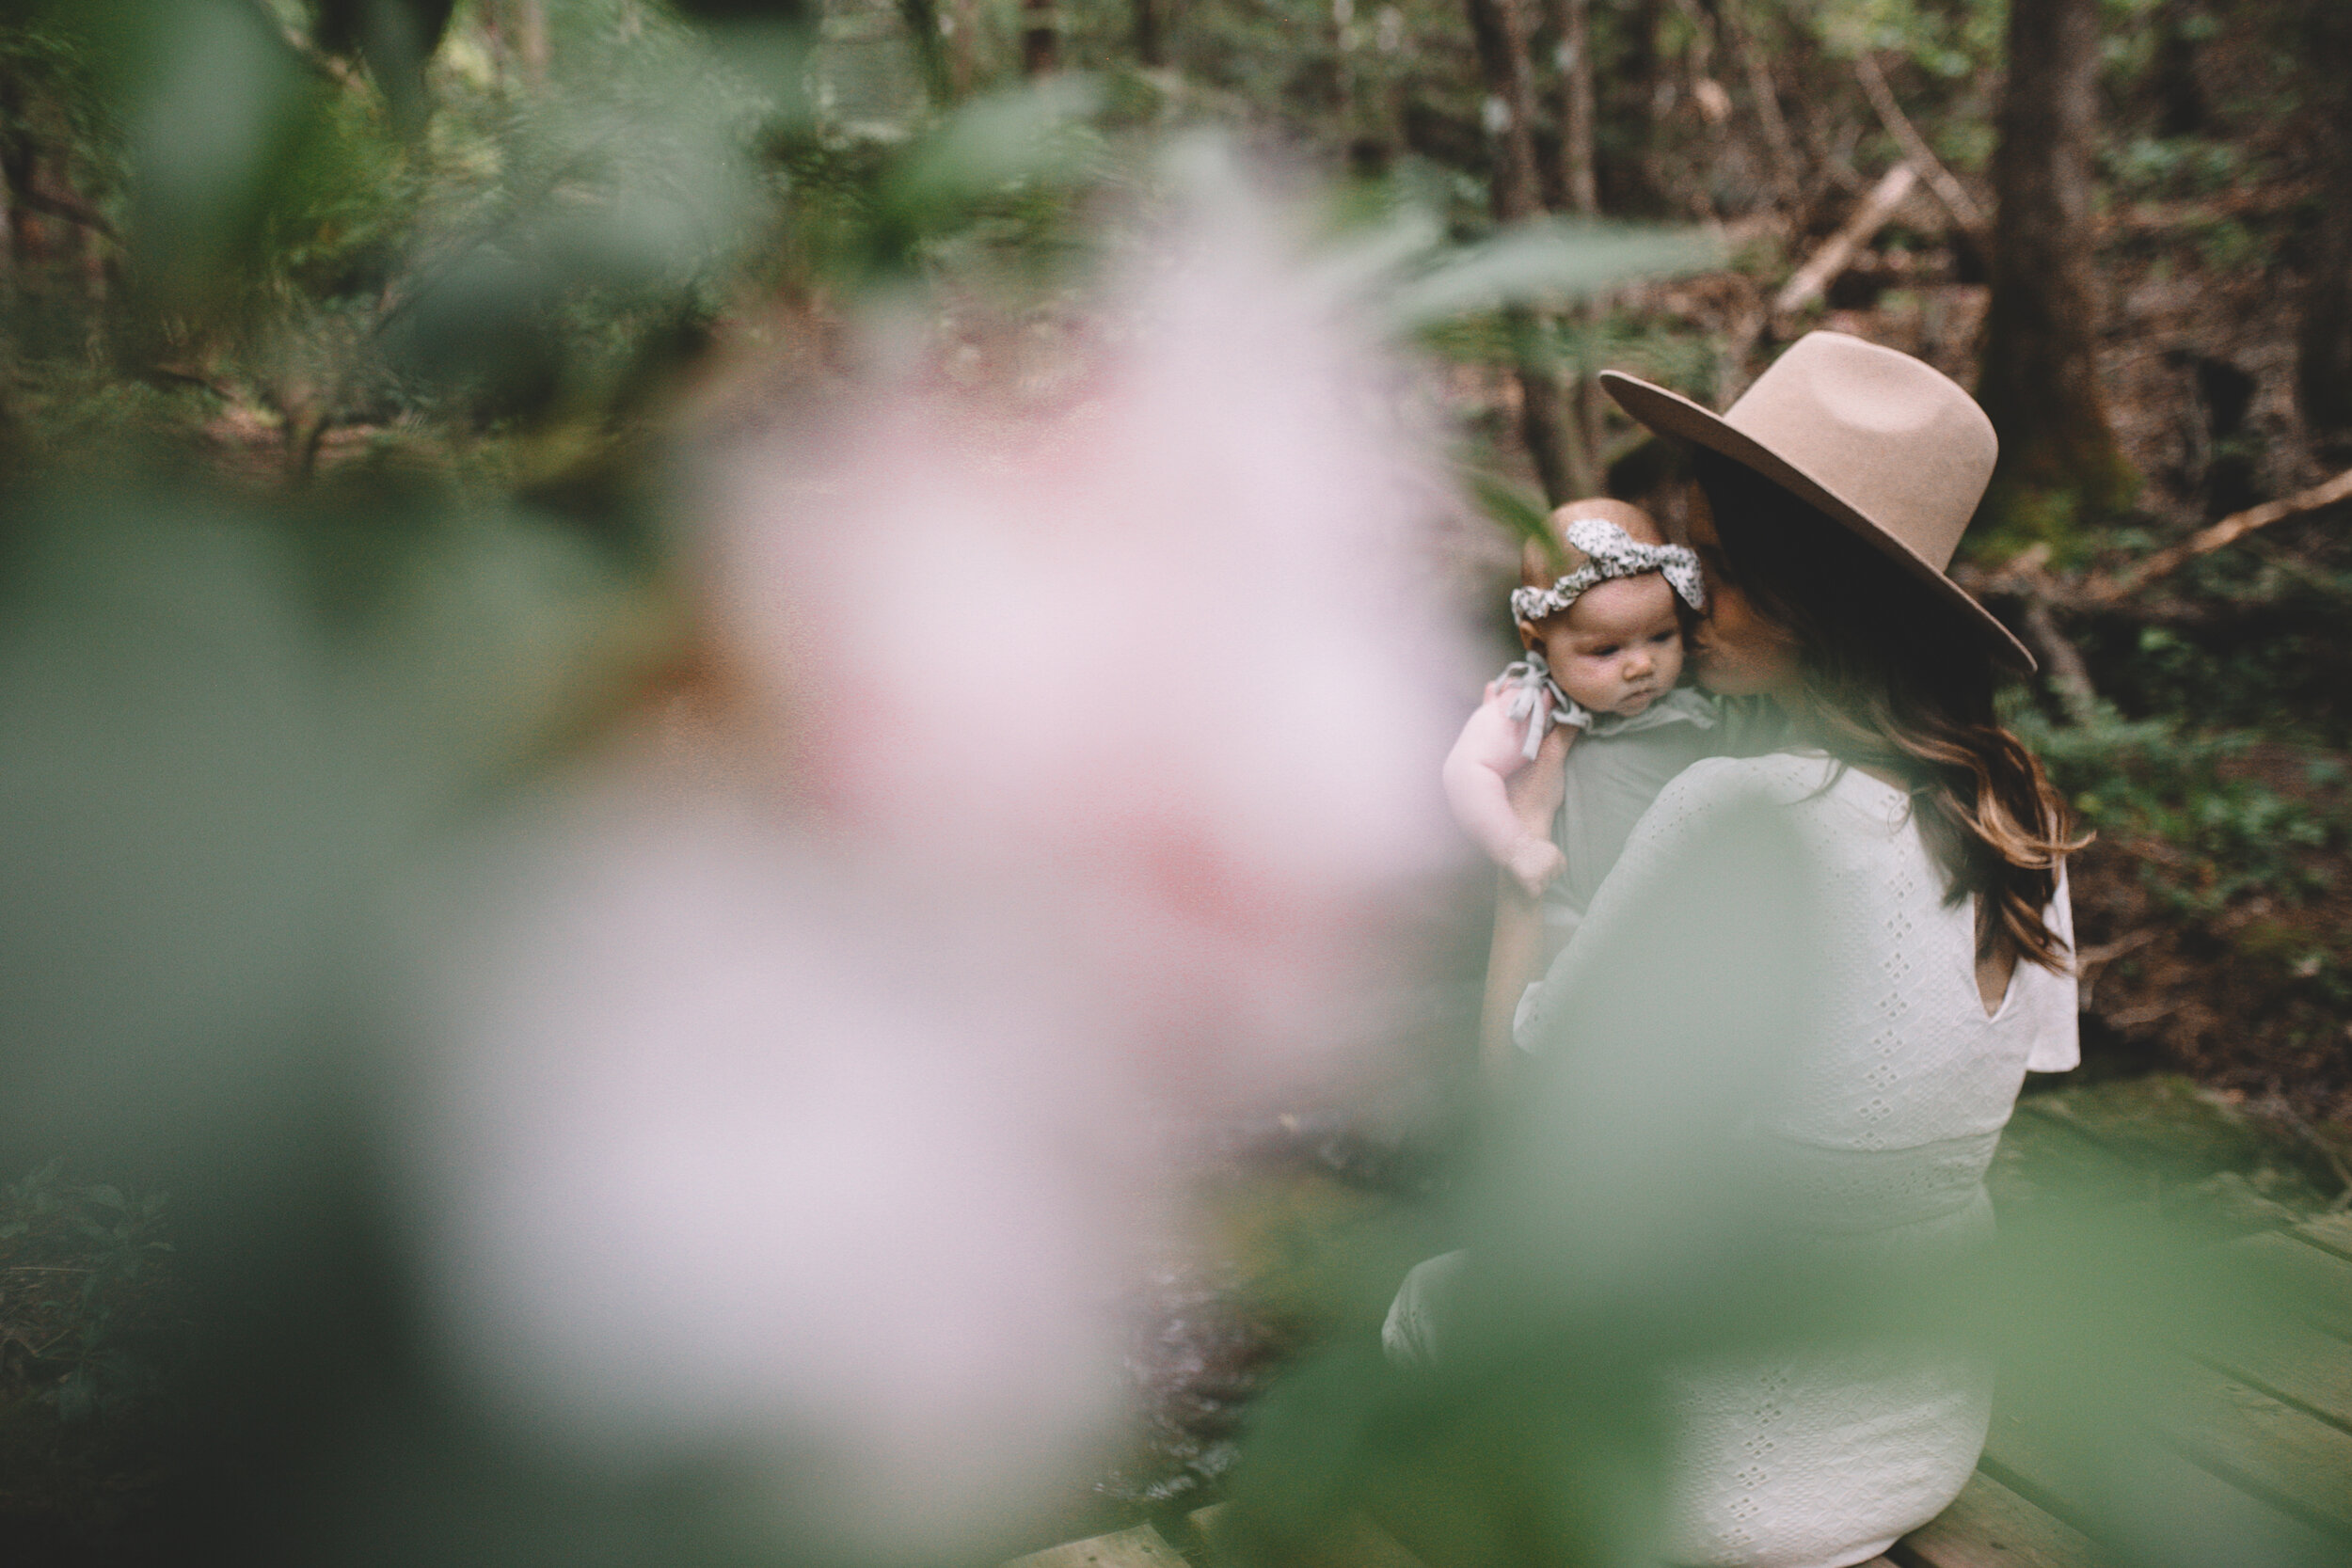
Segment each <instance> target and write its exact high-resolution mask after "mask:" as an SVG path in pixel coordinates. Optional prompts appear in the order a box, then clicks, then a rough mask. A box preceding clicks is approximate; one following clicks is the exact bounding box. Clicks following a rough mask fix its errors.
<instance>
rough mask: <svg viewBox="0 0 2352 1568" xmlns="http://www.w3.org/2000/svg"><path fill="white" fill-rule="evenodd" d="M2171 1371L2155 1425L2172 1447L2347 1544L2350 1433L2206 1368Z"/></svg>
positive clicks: (2351, 1506)
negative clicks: (2170, 1384)
mask: <svg viewBox="0 0 2352 1568" xmlns="http://www.w3.org/2000/svg"><path fill="white" fill-rule="evenodd" d="M2170 1370H2171V1372H2172V1373H2173V1379H2171V1380H2169V1381H2173V1382H2174V1386H2172V1387H2171V1388H2169V1389H2168V1390H2167V1392H2168V1394H2169V1396H2170V1397H2169V1398H2168V1399H2167V1401H2166V1402H2165V1409H2164V1413H2163V1414H2162V1416H2161V1417H2160V1418H2159V1421H2158V1425H2159V1428H2160V1430H2161V1431H2162V1432H2163V1433H2164V1434H2165V1436H2166V1437H2167V1438H2168V1439H2169V1440H2170V1443H2171V1446H2172V1447H2173V1448H2174V1449H2178V1450H2179V1451H2180V1452H2182V1453H2185V1454H2186V1455H2188V1456H2189V1457H2190V1458H2191V1459H2194V1460H2196V1461H2197V1462H2198V1463H2199V1464H2200V1465H2202V1466H2204V1467H2205V1468H2206V1469H2208V1470H2211V1471H2213V1472H2215V1473H2216V1474H2217V1475H2220V1476H2221V1477H2223V1478H2224V1479H2225V1480H2228V1481H2233V1482H2234V1483H2236V1484H2238V1485H2240V1486H2243V1487H2245V1488H2246V1489H2247V1490H2249V1491H2251V1492H2254V1493H2256V1494H2257V1495H2259V1496H2261V1497H2265V1498H2266V1499H2267V1500H2269V1501H2271V1502H2273V1503H2275V1504H2277V1505H2278V1506H2280V1507H2281V1508H2284V1509H2286V1510H2287V1511H2289V1512H2290V1513H2296V1514H2297V1515H2299V1516H2301V1517H2302V1518H2304V1519H2305V1520H2306V1522H2308V1523H2310V1524H2312V1525H2314V1526H2316V1527H2318V1528H2324V1529H2332V1530H2334V1531H2335V1532H2337V1533H2339V1534H2341V1535H2343V1536H2344V1538H2345V1539H2346V1540H2347V1542H2352V1433H2345V1432H2343V1431H2341V1430H2339V1429H2337V1428H2335V1427H2332V1426H2329V1425H2328V1423H2327V1422H2325V1421H2322V1420H2319V1419H2318V1418H2315V1417H2312V1416H2311V1415H2309V1414H2307V1413H2306V1412H2304V1411H2301V1410H2297V1409H2296V1408H2295V1407H2294V1406H2293V1405H2290V1404H2287V1403H2285V1402H2281V1401H2280V1400H2278V1399H2276V1398H2273V1397H2272V1396H2271V1395H2269V1394H2266V1393H2265V1392H2263V1391H2262V1390H2260V1389H2257V1388H2252V1387H2249V1386H2247V1385H2246V1384H2243V1383H2240V1382H2237V1381H2235V1380H2234V1379H2232V1378H2228V1377H2225V1376H2223V1375H2222V1374H2221V1373H2219V1372H2217V1371H2215V1370H2212V1369H2211V1368H2208V1367H2202V1366H2198V1365H2195V1364H2193V1363H2188V1364H2184V1365H2182V1366H2180V1367H2178V1368H2175V1369H2170ZM2346 1555H2348V1556H2352V1550H2347V1554H2346Z"/></svg>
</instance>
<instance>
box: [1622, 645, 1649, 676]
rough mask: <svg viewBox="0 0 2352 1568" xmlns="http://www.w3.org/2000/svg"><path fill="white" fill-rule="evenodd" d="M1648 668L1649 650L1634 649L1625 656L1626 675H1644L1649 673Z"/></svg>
mask: <svg viewBox="0 0 2352 1568" xmlns="http://www.w3.org/2000/svg"><path fill="white" fill-rule="evenodd" d="M1649 668H1650V657H1649V650H1648V649H1647V648H1636V649H1634V650H1633V651H1632V652H1630V653H1629V654H1627V655H1626V656H1625V669H1626V673H1628V674H1629V675H1646V674H1648V673H1649Z"/></svg>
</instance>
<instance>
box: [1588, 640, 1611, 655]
mask: <svg viewBox="0 0 2352 1568" xmlns="http://www.w3.org/2000/svg"><path fill="white" fill-rule="evenodd" d="M1616 652H1617V645H1616V644H1615V643H1614V642H1612V643H1610V644H1609V646H1607V647H1605V648H1595V649H1594V650H1593V651H1592V654H1591V655H1590V656H1589V657H1593V658H1610V657H1614V656H1615V654H1616Z"/></svg>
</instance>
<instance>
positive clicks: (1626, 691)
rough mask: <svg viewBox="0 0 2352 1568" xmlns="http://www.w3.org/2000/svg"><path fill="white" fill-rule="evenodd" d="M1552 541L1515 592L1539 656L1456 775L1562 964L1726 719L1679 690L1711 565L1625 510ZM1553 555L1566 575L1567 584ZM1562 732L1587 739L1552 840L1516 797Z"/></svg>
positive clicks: (1458, 753) (1462, 813) (1525, 634)
mask: <svg viewBox="0 0 2352 1568" xmlns="http://www.w3.org/2000/svg"><path fill="white" fill-rule="evenodd" d="M1549 531H1550V533H1551V536H1552V537H1551V541H1550V544H1551V548H1550V549H1547V548H1546V547H1545V546H1544V545H1543V544H1541V543H1538V542H1535V541H1532V540H1531V541H1530V542H1529V544H1528V546H1527V551H1526V555H1525V559H1524V562H1523V566H1522V578H1523V580H1524V582H1525V584H1526V586H1524V587H1522V588H1520V589H1518V591H1517V592H1515V593H1513V594H1512V595H1511V613H1512V618H1513V619H1514V620H1515V621H1517V622H1518V629H1519V640H1520V641H1521V642H1523V643H1525V644H1526V647H1527V657H1526V659H1525V660H1524V661H1522V662H1520V663H1517V664H1514V665H1512V666H1511V667H1510V668H1508V669H1506V670H1505V671H1503V673H1502V676H1501V677H1500V678H1499V679H1498V680H1496V681H1495V682H1494V683H1493V684H1492V685H1490V686H1488V687H1487V688H1486V702H1485V703H1484V704H1482V705H1480V707H1479V709H1478V711H1477V712H1475V713H1473V714H1471V715H1470V722H1469V723H1467V724H1465V725H1463V727H1462V734H1461V738H1459V739H1458V740H1456V741H1455V742H1454V750H1453V752H1451V753H1450V754H1449V755H1448V756H1447V757H1446V762H1445V775H1444V777H1445V789H1446V797H1447V799H1448V800H1450V801H1451V802H1452V803H1453V806H1454V816H1456V817H1457V818H1458V819H1459V820H1460V821H1461V824H1462V827H1463V828H1464V830H1465V831H1467V832H1469V833H1470V837H1471V838H1473V839H1475V840H1476V841H1477V842H1478V844H1479V846H1480V847H1483V848H1484V849H1485V850H1486V853H1487V854H1488V855H1490V856H1492V857H1493V858H1494V860H1495V862H1496V863H1498V864H1499V865H1501V866H1502V867H1503V869H1504V870H1506V871H1507V872H1509V873H1510V875H1511V876H1512V878H1513V879H1515V880H1517V881H1518V885H1519V886H1520V887H1521V888H1523V889H1524V890H1525V891H1526V892H1527V894H1528V895H1529V896H1530V897H1537V896H1540V897H1541V898H1542V899H1543V903H1544V925H1545V928H1546V939H1547V940H1546V942H1545V945H1546V947H1547V948H1549V949H1552V950H1555V951H1556V950H1557V948H1559V947H1560V946H1562V945H1564V944H1565V942H1566V941H1567V936H1568V933H1569V932H1570V931H1572V930H1573V929H1574V928H1575V927H1576V925H1577V923H1578V922H1579V921H1580V920H1581V919H1582V917H1583V911H1584V910H1585V907H1586V906H1587V905H1588V903H1589V902H1590V901H1591V898H1592V895H1593V893H1594V891H1595V890H1596V889H1597V888H1598V887H1599V886H1600V881H1601V879H1602V878H1603V877H1604V876H1606V875H1607V874H1608V871H1609V868H1610V867H1611V866H1612V865H1613V864H1615V863H1616V859H1617V856H1618V854H1619V853H1621V852H1622V851H1623V850H1624V848H1625V844H1626V839H1627V837H1628V836H1629V834H1630V833H1631V832H1632V831H1633V824H1634V822H1635V821H1636V820H1638V819H1639V818H1640V816H1641V815H1642V813H1643V812H1644V811H1645V810H1646V809H1648V806H1649V803H1650V801H1651V800H1655V799H1656V798H1657V796H1658V792H1659V791H1660V790H1661V789H1663V788H1664V787H1665V786H1666V783H1667V781H1668V780H1670V779H1672V778H1673V777H1674V776H1675V775H1676V774H1677V773H1679V772H1681V771H1682V770H1683V769H1684V768H1687V767H1689V766H1690V765H1691V764H1692V763H1693V762H1696V761H1697V760H1698V759H1699V758H1701V757H1704V756H1710V755H1712V754H1714V752H1716V751H1717V750H1718V746H1717V744H1716V742H1717V739H1718V737H1717V736H1713V735H1711V734H1709V733H1708V732H1710V731H1712V730H1713V729H1714V728H1715V726H1716V723H1717V718H1718V715H1717V711H1716V705H1715V704H1714V703H1712V702H1711V701H1709V700H1708V698H1705V697H1702V696H1701V695H1699V694H1698V693H1697V692H1696V691H1693V690H1692V689H1689V688H1686V687H1681V686H1677V684H1676V683H1677V681H1678V680H1679V679H1680V678H1681V675H1682V652H1683V644H1682V638H1683V626H1684V622H1685V618H1686V616H1687V615H1695V614H1696V613H1697V612H1699V611H1701V610H1704V609H1705V608H1706V605H1707V590H1706V588H1705V586H1704V584H1703V582H1702V580H1701V578H1700V576H1699V563H1698V558H1697V557H1696V556H1695V555H1693V554H1692V552H1691V551H1689V550H1687V549H1685V548H1683V547H1682V546H1678V545H1669V544H1667V543H1666V542H1665V538H1664V536H1663V535H1662V534H1661V533H1660V531H1659V530H1658V525H1657V524H1656V523H1654V522H1652V521H1651V520H1650V518H1649V515H1648V514H1647V513H1645V512H1644V511H1642V510H1641V509H1640V508H1639V507H1635V506H1629V505H1627V504H1626V503H1625V502H1623V501H1614V500H1581V501H1571V502H1569V503H1568V504H1567V505H1565V506H1563V507H1561V508H1560V509H1559V510H1558V511H1556V512H1554V513H1553V514H1552V515H1551V525H1550V530H1549ZM1554 552H1556V553H1557V557H1558V560H1559V562H1562V563H1565V566H1566V568H1567V570H1566V571H1565V573H1564V574H1563V575H1561V576H1559V577H1557V578H1555V577H1553V576H1552V568H1553V564H1554V562H1553V555H1554ZM1677 601H1678V602H1677ZM1555 725H1566V726H1570V727H1571V728H1572V729H1573V730H1574V731H1578V732H1581V734H1579V735H1577V736H1574V741H1573V744H1572V745H1570V747H1569V748H1568V752H1567V758H1566V761H1565V775H1566V794H1565V798H1564V799H1563V800H1562V803H1561V806H1560V809H1559V811H1558V812H1556V813H1555V814H1554V815H1553V817H1552V820H1551V824H1550V831H1549V832H1544V831H1541V830H1540V829H1539V828H1537V827H1536V826H1535V825H1534V824H1531V823H1523V822H1522V821H1521V820H1520V819H1519V816H1518V814H1517V813H1515V812H1514V811H1513V809H1512V805H1511V800H1510V795H1509V785H1510V780H1511V778H1512V776H1513V775H1514V774H1516V773H1518V772H1519V771H1520V770H1521V769H1522V768H1526V767H1528V766H1529V764H1530V763H1532V762H1533V761H1534V757H1535V754H1536V752H1537V751H1538V749H1539V748H1540V747H1541V745H1542V743H1543V739H1544V736H1545V734H1546V733H1547V732H1548V731H1549V730H1550V729H1551V728H1552V727H1553V726H1555Z"/></svg>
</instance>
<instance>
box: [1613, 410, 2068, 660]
mask: <svg viewBox="0 0 2352 1568" xmlns="http://www.w3.org/2000/svg"><path fill="white" fill-rule="evenodd" d="M1600 384H1601V385H1602V386H1603V387H1605V388H1608V390H1609V395H1610V396H1611V397H1613V398H1614V399H1616V400H1617V405H1618V406H1619V407H1620V408H1623V409H1624V410H1625V411H1626V412H1627V413H1628V414H1630V415H1632V416H1633V418H1634V419H1636V420H1639V421H1641V423H1643V424H1644V425H1645V426H1647V427H1648V428H1649V429H1651V430H1654V431H1656V432H1657V433H1658V434H1659V435H1661V436H1674V437H1675V438H1677V440H1683V441H1689V442H1691V443H1692V444H1693V445H1695V446H1702V447H1705V448H1706V449H1707V450H1708V451H1712V452H1718V453H1720V454H1722V455H1723V456H1724V457H1728V458H1730V459H1731V460H1732V461H1733V462H1734V463H1737V464H1739V465H1740V467H1744V468H1748V469H1752V470H1753V471H1755V472H1756V473H1757V474H1759V475H1761V476H1762V477H1763V478H1765V479H1768V480H1770V481H1772V483H1774V484H1777V485H1779V486H1780V487H1781V488H1782V489H1784V490H1786V491H1788V493H1789V494H1790V495H1793V496H1795V497H1796V498H1797V499H1799V500H1802V501H1804V503H1805V504H1806V505H1808V506H1811V507H1813V508H1815V509H1816V510H1818V511H1820V512H1821V513H1823V514H1825V515H1829V516H1831V517H1835V518H1836V519H1837V521H1838V522H1839V523H1841V524H1843V525H1844V526H1845V527H1846V528H1847V529H1849V530H1851V531H1852V532H1854V533H1855V534H1857V535H1859V536H1860V537H1861V538H1862V539H1863V540H1864V541H1865V542H1866V543H1867V544H1868V545H1870V546H1872V547H1873V548H1875V549H1876V550H1878V552H1879V553H1880V554H1882V555H1883V556H1885V557H1886V558H1887V559H1888V560H1889V561H1892V562H1894V563H1895V564H1896V565H1898V566H1899V567H1901V568H1902V569H1903V570H1904V571H1905V572H1907V573H1909V574H1910V575H1911V576H1912V577H1914V578H1917V579H1918V581H1919V582H1920V583H1921V585H1923V586H1924V587H1926V588H1927V590H1928V591H1929V592H1930V593H1931V594H1934V595H1935V596H1936V597H1937V598H1938V599H1941V600H1942V601H1943V602H1944V603H1946V604H1947V605H1949V606H1951V607H1952V608H1953V609H1954V610H1959V611H1960V612H1961V618H1962V620H1963V622H1964V623H1965V624H1966V625H1967V626H1969V627H1970V628H1971V629H1972V630H1974V631H1975V632H1977V633H1978V635H1979V637H1980V638H1981V639H1982V641H1984V643H1985V651H1986V652H1988V653H1990V654H1991V655H1992V656H1993V657H1994V659H1996V660H1997V661H1999V662H2000V663H2003V664H2006V665H2009V666H2010V668H2012V669H2015V670H2018V671H2022V672H2026V673H2030V672H2032V671H2033V670H2036V669H2038V668H2039V667H2040V666H2039V665H2038V664H2037V663H2036V661H2035V659H2034V657H2033V654H2032V652H2031V651H2030V650H2029V649H2027V648H2026V645H2025V644H2024V643H2023V642H2020V641H2018V640H2017V634H2016V633H2015V632H2012V631H2010V629H2009V628H2008V627H2007V626H2003V625H2001V623H2000V620H1999V618H1998V617H1997V616H1995V615H1994V613H1993V612H1992V611H1991V610H1987V609H1985V608H1984V606H1982V605H1981V604H1979V603H1978V602H1977V600H1976V598H1975V596H1974V595H1972V594H1969V593H1968V591H1967V590H1966V589H1964V588H1963V587H1961V586H1960V584H1958V583H1956V582H1954V581H1953V580H1952V579H1951V578H1948V577H1947V576H1945V575H1944V572H1943V570H1942V568H1940V567H1938V566H1937V565H1935V563H1934V562H1931V561H1929V560H1928V558H1927V557H1925V556H1923V555H1921V554H1919V553H1918V552H1917V551H1916V550H1914V549H1913V548H1912V547H1911V546H1908V545H1906V544H1904V543H1903V542H1902V541H1901V540H1900V539H1898V538H1896V537H1895V536H1894V535H1893V534H1892V533H1889V532H1888V531H1886V530H1885V529H1884V528H1883V527H1882V526H1881V525H1880V524H1879V522H1878V521H1877V520H1876V519H1875V518H1873V517H1871V515H1869V514H1868V513H1867V512H1865V511H1863V510H1862V509H1861V508H1860V507H1858V506H1856V505H1854V504H1853V503H1852V502H1851V501H1850V500H1848V499H1846V498H1845V497H1843V496H1841V495H1839V494H1838V493H1837V492H1836V491H1835V490H1833V489H1831V488H1830V487H1829V486H1828V485H1826V484H1824V483H1821V482H1820V480H1818V479H1815V478H1814V477H1813V476H1812V475H1811V474H1808V473H1806V472H1805V471H1804V469H1803V468H1801V467H1797V466H1796V465H1795V464H1794V463H1791V462H1789V461H1788V459H1787V458H1785V457H1783V456H1781V455H1780V454H1779V453H1778V452H1776V451H1772V448H1770V447H1768V446H1766V445H1764V444H1763V443H1762V442H1760V441H1758V440H1756V439H1755V438H1754V437H1753V436H1745V435H1742V434H1741V433H1740V431H1738V430H1736V429H1734V428H1733V427H1732V426H1731V425H1730V424H1728V423H1726V422H1725V421H1724V418H1723V416H1721V415H1719V414H1716V413H1714V412H1712V411H1710V410H1708V409H1707V408H1703V407H1701V406H1700V405H1699V404H1695V403H1693V402H1692V401H1691V400H1690V399H1689V398H1686V397H1684V396H1683V395H1682V394H1681V393H1679V392H1670V391H1668V390H1667V389H1666V388H1663V387H1659V386H1655V385H1653V384H1651V383H1649V382H1647V381H1644V380H1642V379H1641V378H1640V377H1639V376H1631V375H1627V374H1625V373H1624V372H1621V371H1603V372H1600Z"/></svg>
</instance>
